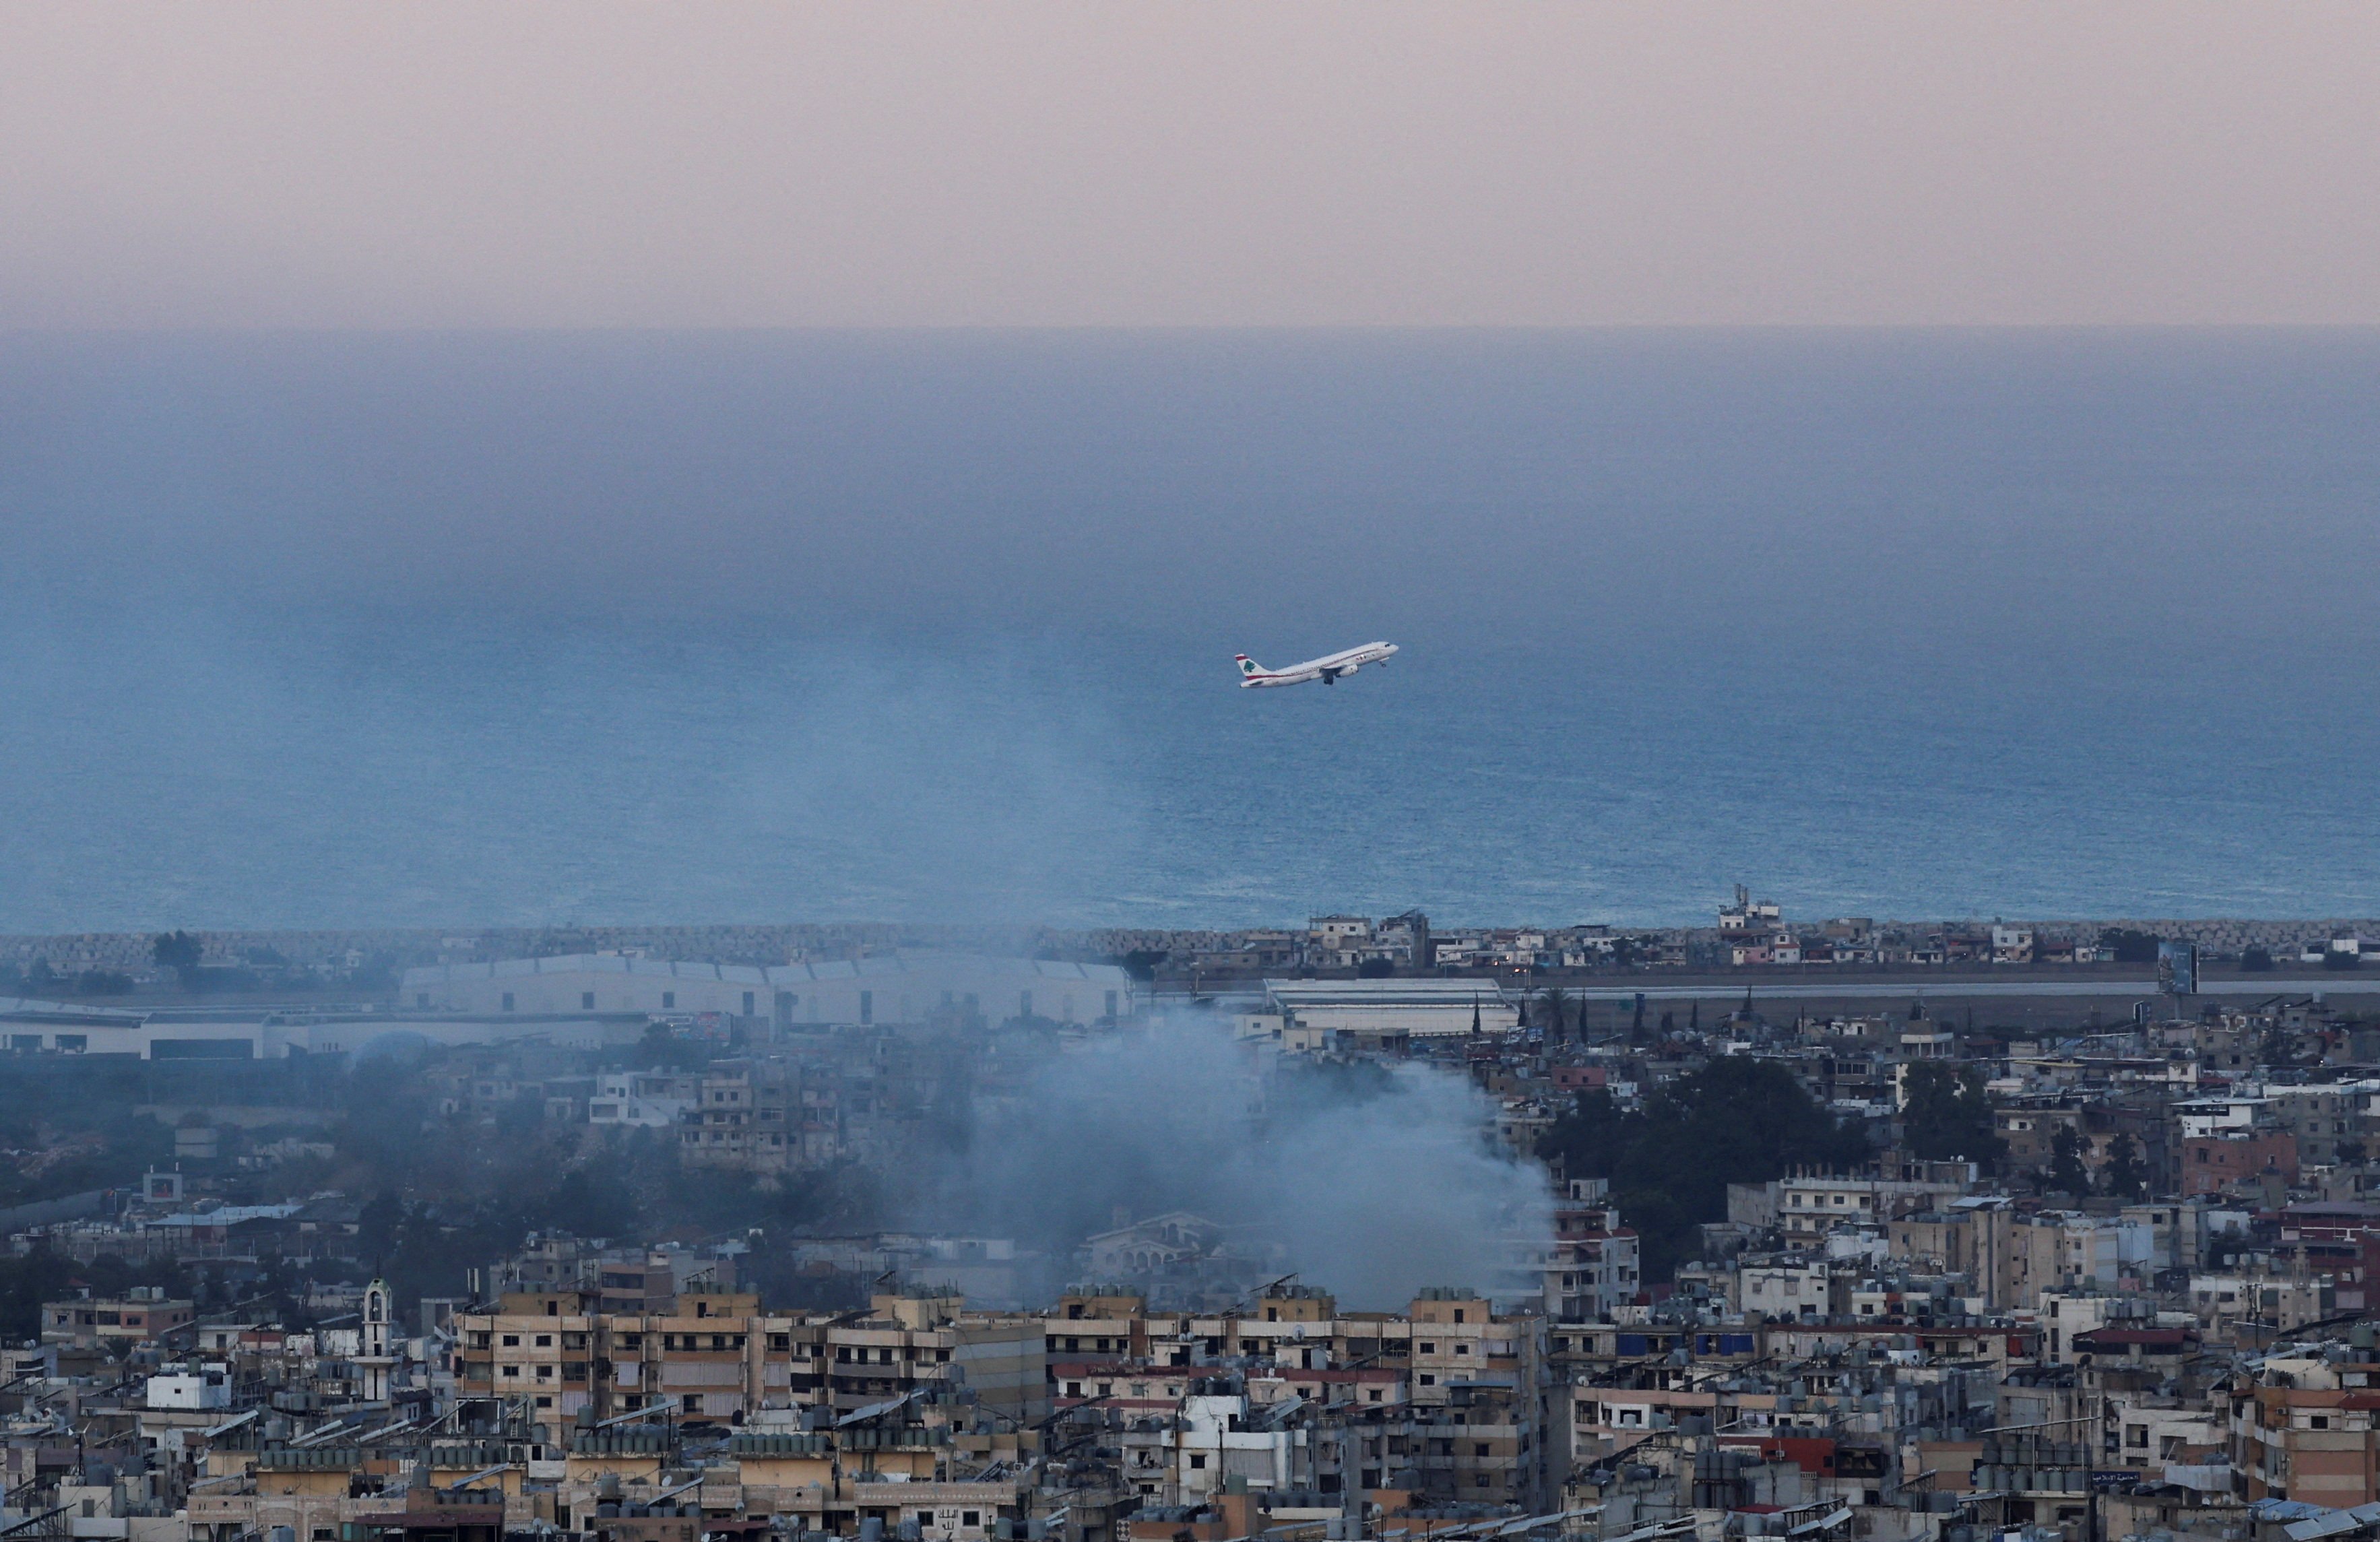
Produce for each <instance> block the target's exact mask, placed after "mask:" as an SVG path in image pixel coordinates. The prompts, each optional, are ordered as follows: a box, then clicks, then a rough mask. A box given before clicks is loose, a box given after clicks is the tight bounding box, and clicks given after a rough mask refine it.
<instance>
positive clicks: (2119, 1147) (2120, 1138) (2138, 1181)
mask: <svg viewBox="0 0 2380 1542" xmlns="http://www.w3.org/2000/svg"><path fill="white" fill-rule="evenodd" d="M2107 1192H2108V1193H2109V1194H2111V1195H2113V1196H2116V1197H2117V1198H2119V1199H2138V1198H2140V1197H2141V1196H2143V1194H2145V1193H2147V1192H2148V1173H2147V1171H2146V1170H2145V1169H2144V1168H2143V1167H2142V1165H2141V1143H2140V1142H2139V1141H2136V1140H2134V1139H2133V1138H2132V1137H2131V1134H2130V1132H2126V1133H2124V1134H2120V1135H2117V1136H2116V1138H2115V1139H2114V1140H2113V1141H2112V1142H2110V1143H2109V1144H2108V1147H2107Z"/></svg>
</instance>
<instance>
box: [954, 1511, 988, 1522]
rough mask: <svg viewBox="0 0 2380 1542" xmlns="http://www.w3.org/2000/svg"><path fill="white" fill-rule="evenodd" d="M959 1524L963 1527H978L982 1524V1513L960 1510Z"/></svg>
mask: <svg viewBox="0 0 2380 1542" xmlns="http://www.w3.org/2000/svg"><path fill="white" fill-rule="evenodd" d="M959 1524H961V1525H963V1526H979V1525H981V1524H983V1512H980V1511H975V1510H962V1511H960V1512H959Z"/></svg>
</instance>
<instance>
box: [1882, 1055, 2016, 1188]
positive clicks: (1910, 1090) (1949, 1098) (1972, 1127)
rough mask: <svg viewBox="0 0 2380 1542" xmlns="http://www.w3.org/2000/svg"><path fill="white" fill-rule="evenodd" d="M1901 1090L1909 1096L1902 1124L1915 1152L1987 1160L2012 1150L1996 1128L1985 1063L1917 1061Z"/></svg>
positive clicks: (1931, 1156)
mask: <svg viewBox="0 0 2380 1542" xmlns="http://www.w3.org/2000/svg"><path fill="white" fill-rule="evenodd" d="M1903 1091H1904V1092H1905V1093H1906V1094H1907V1098H1908V1100H1907V1102H1906V1103H1905V1104H1904V1105H1903V1106H1902V1108H1901V1112H1900V1127H1901V1131H1902V1138H1903V1139H1904V1140H1906V1141H1907V1142H1908V1144H1909V1149H1910V1152H1911V1153H1912V1154H1913V1155H1914V1156H1918V1157H1923V1158H1925V1160H1928V1161H1947V1160H1953V1159H1963V1160H1967V1161H1973V1162H1984V1163H1987V1164H1988V1163H1993V1162H1998V1160H2000V1159H2002V1158H2003V1157H2005V1156H2007V1155H2008V1143H2007V1142H2006V1141H2004V1140H2002V1139H2000V1137H1999V1135H1998V1132H1997V1131H1996V1130H1995V1129H1994V1128H1993V1124H1992V1104H1991V1099H1989V1098H1988V1097H1986V1096H1985V1093H1984V1072H1983V1068H1982V1067H1981V1066H1978V1065H1950V1064H1946V1063H1945V1062H1940V1061H1919V1062H1917V1063H1915V1064H1914V1065H1912V1066H1911V1067H1910V1068H1909V1075H1908V1079H1907V1081H1906V1082H1904V1083H1903Z"/></svg>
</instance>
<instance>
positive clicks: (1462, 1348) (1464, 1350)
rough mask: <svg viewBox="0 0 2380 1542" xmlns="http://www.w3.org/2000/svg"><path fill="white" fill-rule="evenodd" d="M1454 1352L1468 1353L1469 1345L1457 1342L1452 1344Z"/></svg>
mask: <svg viewBox="0 0 2380 1542" xmlns="http://www.w3.org/2000/svg"><path fill="white" fill-rule="evenodd" d="M1454 1353H1455V1354H1470V1353H1471V1346H1470V1345H1469V1344H1457V1345H1455V1346H1454Z"/></svg>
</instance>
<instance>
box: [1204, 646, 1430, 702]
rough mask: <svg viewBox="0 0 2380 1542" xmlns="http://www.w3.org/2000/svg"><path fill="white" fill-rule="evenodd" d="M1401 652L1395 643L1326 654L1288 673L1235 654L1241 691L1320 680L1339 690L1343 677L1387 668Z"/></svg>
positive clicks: (1292, 667) (1289, 669)
mask: <svg viewBox="0 0 2380 1542" xmlns="http://www.w3.org/2000/svg"><path fill="white" fill-rule="evenodd" d="M1396 650H1397V645H1396V644H1395V643H1392V642H1367V643H1366V644H1364V645H1363V646H1362V647H1361V648H1348V649H1342V650H1340V651H1339V652H1336V653H1325V654H1324V655H1323V656H1322V657H1320V658H1318V659H1308V660H1306V661H1305V662H1304V663H1302V664H1292V665H1291V666H1290V667H1289V668H1287V669H1267V668H1265V666H1264V665H1262V664H1260V663H1258V662H1256V661H1255V660H1254V659H1251V658H1249V657H1248V656H1247V655H1246V654H1245V653H1235V654H1233V656H1232V657H1233V662H1236V663H1237V664H1238V665H1239V666H1240V689H1242V690H1244V691H1245V690H1253V689H1254V688H1256V687H1257V686H1302V685H1304V684H1305V682H1307V681H1308V680H1319V681H1321V682H1322V683H1323V684H1324V685H1326V686H1335V685H1337V684H1338V683H1339V677H1340V676H1341V675H1342V674H1354V673H1355V672H1356V671H1357V670H1359V669H1361V668H1363V667H1364V666H1365V665H1366V664H1384V663H1387V662H1389V655H1390V654H1391V653H1393V652H1395V651H1396Z"/></svg>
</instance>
